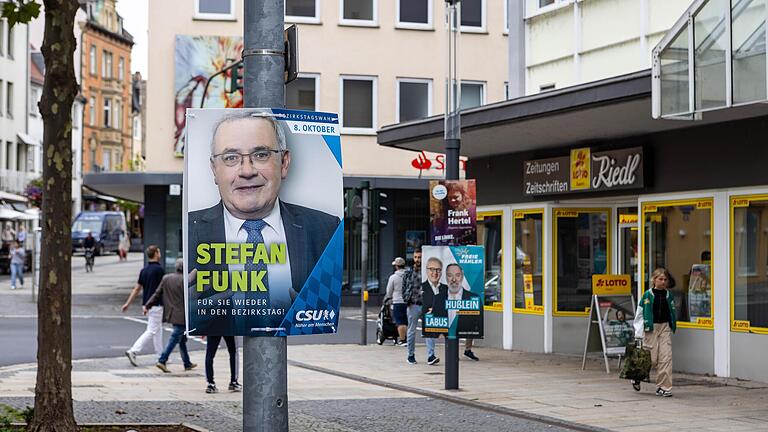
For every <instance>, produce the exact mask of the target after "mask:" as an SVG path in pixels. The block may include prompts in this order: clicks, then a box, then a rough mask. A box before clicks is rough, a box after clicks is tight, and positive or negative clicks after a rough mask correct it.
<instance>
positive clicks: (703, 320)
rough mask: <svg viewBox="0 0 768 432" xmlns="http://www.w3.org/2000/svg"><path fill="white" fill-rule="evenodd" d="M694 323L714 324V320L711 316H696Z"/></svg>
mask: <svg viewBox="0 0 768 432" xmlns="http://www.w3.org/2000/svg"><path fill="white" fill-rule="evenodd" d="M696 324H698V325H703V326H711V325H712V324H714V320H713V319H712V318H701V317H699V318H696Z"/></svg>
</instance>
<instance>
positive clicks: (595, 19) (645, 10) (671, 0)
mask: <svg viewBox="0 0 768 432" xmlns="http://www.w3.org/2000/svg"><path fill="white" fill-rule="evenodd" d="M512 1H515V0H512ZM525 1H526V3H525V5H526V11H525V14H526V18H525V19H526V32H525V35H524V36H522V37H525V38H526V47H527V48H526V49H527V50H528V52H527V53H526V57H527V59H528V60H527V67H526V69H527V70H526V72H527V77H528V78H527V83H526V86H525V87H526V92H527V94H533V93H538V92H539V91H540V89H541V88H542V86H548V85H551V84H555V87H556V88H563V87H568V86H571V85H577V84H582V83H586V82H591V81H597V80H601V79H605V78H610V77H613V76H618V75H624V74H628V73H632V72H637V71H640V70H643V69H647V68H649V67H650V58H651V51H652V50H653V47H654V46H655V45H656V44H657V43H658V42H659V40H661V37H662V36H663V35H664V33H665V32H666V31H667V30H669V28H670V27H672V25H673V24H674V22H675V21H676V20H677V19H678V18H679V17H680V15H681V14H682V13H683V12H684V11H685V9H686V8H687V7H688V6H689V5H690V3H691V1H690V0H578V1H577V0H555V1H554V3H553V4H551V5H548V6H545V7H539V4H540V3H539V0H525Z"/></svg>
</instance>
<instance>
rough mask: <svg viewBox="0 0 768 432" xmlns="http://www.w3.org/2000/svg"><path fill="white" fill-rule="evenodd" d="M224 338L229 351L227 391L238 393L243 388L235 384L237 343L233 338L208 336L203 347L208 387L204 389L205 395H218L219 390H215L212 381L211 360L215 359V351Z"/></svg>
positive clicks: (237, 383)
mask: <svg viewBox="0 0 768 432" xmlns="http://www.w3.org/2000/svg"><path fill="white" fill-rule="evenodd" d="M222 338H224V342H226V344H227V351H229V387H228V388H229V391H233V392H239V391H240V390H242V389H243V386H241V385H240V383H239V382H237V366H238V361H237V343H236V342H235V337H234V336H208V341H207V343H206V347H205V379H206V381H208V387H206V388H205V392H206V393H218V392H219V389H218V388H216V382H215V381H214V379H213V358H214V357H216V351H218V349H219V344H220V343H221V339H222Z"/></svg>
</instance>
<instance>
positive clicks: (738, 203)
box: [733, 198, 749, 207]
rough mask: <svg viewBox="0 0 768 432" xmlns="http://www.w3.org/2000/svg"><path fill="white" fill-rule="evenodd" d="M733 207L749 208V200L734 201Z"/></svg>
mask: <svg viewBox="0 0 768 432" xmlns="http://www.w3.org/2000/svg"><path fill="white" fill-rule="evenodd" d="M733 206H734V207H749V199H747V198H739V199H735V200H733Z"/></svg>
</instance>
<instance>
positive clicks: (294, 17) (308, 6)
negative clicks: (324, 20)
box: [285, 0, 320, 24]
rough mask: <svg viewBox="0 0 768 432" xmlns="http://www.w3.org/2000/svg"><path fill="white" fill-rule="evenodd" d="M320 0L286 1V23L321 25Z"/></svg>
mask: <svg viewBox="0 0 768 432" xmlns="http://www.w3.org/2000/svg"><path fill="white" fill-rule="evenodd" d="M318 1H319V0H285V21H286V22H294V23H310V24H318V23H320V13H319V11H320V7H319V4H318Z"/></svg>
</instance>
